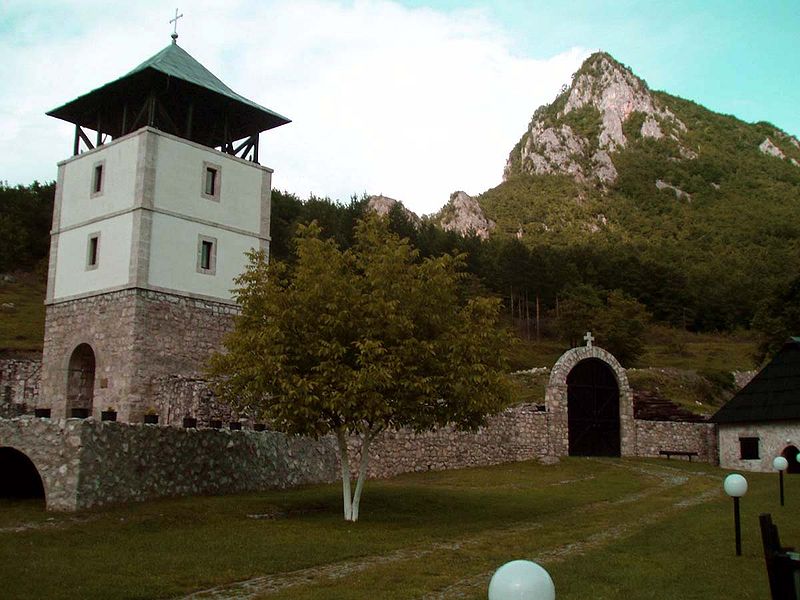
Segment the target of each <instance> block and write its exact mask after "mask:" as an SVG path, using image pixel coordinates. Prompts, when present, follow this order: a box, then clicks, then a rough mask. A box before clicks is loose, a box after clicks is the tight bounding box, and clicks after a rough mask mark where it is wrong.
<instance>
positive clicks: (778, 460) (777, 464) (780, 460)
mask: <svg viewBox="0 0 800 600" xmlns="http://www.w3.org/2000/svg"><path fill="white" fill-rule="evenodd" d="M772 468H773V469H775V470H776V471H785V470H786V469H788V468H789V461H788V460H786V459H785V458H784V457H782V456H776V457H775V459H774V460H773V461H772Z"/></svg>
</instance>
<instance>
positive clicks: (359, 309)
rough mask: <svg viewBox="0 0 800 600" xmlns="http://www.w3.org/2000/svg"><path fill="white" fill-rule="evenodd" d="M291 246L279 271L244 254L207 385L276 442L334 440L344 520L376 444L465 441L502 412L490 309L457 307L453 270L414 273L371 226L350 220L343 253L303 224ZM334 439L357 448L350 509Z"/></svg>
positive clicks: (390, 238) (420, 263) (501, 339)
mask: <svg viewBox="0 0 800 600" xmlns="http://www.w3.org/2000/svg"><path fill="white" fill-rule="evenodd" d="M295 246H296V260H295V262H294V264H292V265H287V264H285V263H280V262H277V261H273V262H271V263H269V264H267V262H266V260H265V256H264V255H263V253H253V254H251V263H250V266H249V267H248V269H247V270H246V271H245V273H243V274H242V275H241V276H240V277H239V278H238V279H237V285H238V287H237V289H236V291H235V296H236V300H237V302H238V303H239V305H240V306H241V308H242V313H241V315H240V316H239V317H237V319H236V321H235V329H234V331H233V332H232V333H231V334H230V335H229V336H228V337H227V338H226V340H225V347H226V349H227V352H226V353H224V354H217V355H215V356H214V357H212V361H211V375H212V376H213V377H214V378H215V383H216V388H217V391H218V393H219V394H220V397H221V398H222V400H223V401H226V402H228V403H230V404H231V405H232V406H234V407H235V408H237V409H238V410H240V411H244V410H247V411H250V412H253V413H255V414H257V415H258V416H259V417H263V418H265V419H267V420H269V421H270V422H271V423H272V425H273V426H274V427H276V428H278V429H280V430H281V431H285V432H287V433H293V434H302V435H311V436H320V435H325V434H328V433H336V434H337V437H338V439H339V449H340V452H341V453H342V465H343V487H344V495H345V518H346V519H348V520H356V519H357V518H358V498H359V495H360V489H361V486H362V484H363V478H364V474H365V473H366V460H367V459H368V447H369V443H370V440H371V439H372V438H373V437H374V436H375V435H376V434H377V433H378V432H380V431H381V430H383V429H386V428H400V427H409V428H412V429H414V430H416V431H424V430H429V429H432V428H434V427H436V426H442V425H445V424H448V423H451V424H453V425H455V426H456V427H458V428H462V429H475V428H477V427H479V426H480V425H482V424H483V423H484V422H485V418H486V416H487V415H488V414H491V413H493V412H496V411H497V410H499V408H500V407H502V406H503V405H504V404H506V403H507V401H508V391H507V388H506V382H505V380H504V378H503V372H504V370H505V364H504V360H503V352H502V349H503V348H504V347H505V345H506V344H507V340H506V338H505V336H504V334H503V333H502V332H501V331H500V330H499V329H498V327H497V317H498V310H499V303H498V302H497V301H496V300H492V299H487V298H470V299H467V300H465V301H464V300H462V298H461V295H460V290H459V280H460V274H459V273H460V268H461V263H462V259H461V258H458V257H453V256H450V255H444V256H441V257H438V258H426V259H423V260H419V258H418V252H417V251H416V250H414V249H413V248H412V246H411V245H410V243H409V242H408V240H405V239H400V238H399V237H398V236H397V235H395V234H393V233H391V232H390V231H389V228H388V221H387V220H385V219H379V218H377V217H374V216H373V217H372V218H370V219H368V220H365V221H360V222H359V223H358V224H357V225H356V228H355V238H354V244H353V246H352V247H351V248H349V249H347V250H340V249H339V248H338V247H337V245H336V243H335V242H334V241H333V240H332V239H322V237H321V230H320V228H319V226H317V225H316V223H312V224H311V225H310V226H301V227H300V228H299V231H298V237H297V238H296V240H295ZM346 434H351V435H357V436H360V437H361V438H362V444H363V445H362V462H361V470H360V474H359V480H358V485H357V487H356V492H355V495H354V497H353V504H352V510H351V507H350V488H349V476H350V473H349V468H348V465H349V462H348V457H347V445H346V442H345V439H344V436H345V435H346Z"/></svg>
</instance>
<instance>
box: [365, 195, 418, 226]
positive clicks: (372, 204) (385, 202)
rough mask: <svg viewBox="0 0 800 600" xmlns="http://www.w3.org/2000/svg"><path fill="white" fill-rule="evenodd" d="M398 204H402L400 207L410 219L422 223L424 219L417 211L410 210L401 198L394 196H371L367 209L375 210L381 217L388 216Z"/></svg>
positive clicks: (415, 223) (416, 223)
mask: <svg viewBox="0 0 800 600" xmlns="http://www.w3.org/2000/svg"><path fill="white" fill-rule="evenodd" d="M397 205H399V206H400V209H401V210H402V211H403V214H404V215H405V216H406V217H407V218H408V220H409V221H411V222H412V223H413V224H414V225H416V226H417V227H419V225H420V224H421V223H422V219H420V218H419V215H417V213H415V212H413V211H410V210H408V209H407V208H406V207H405V206H404V205H403V203H402V202H400V201H399V200H395V199H394V198H389V197H388V196H383V195H378V196H370V197H369V199H368V200H367V209H368V210H371V211H374V212H375V213H377V214H378V216H381V217H385V216H387V215H388V214H389V213H390V212H391V211H392V209H393V208H394V207H395V206H397Z"/></svg>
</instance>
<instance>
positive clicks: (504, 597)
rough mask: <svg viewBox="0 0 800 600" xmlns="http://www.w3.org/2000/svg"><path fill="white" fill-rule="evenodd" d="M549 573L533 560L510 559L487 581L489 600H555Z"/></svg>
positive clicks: (554, 589)
mask: <svg viewBox="0 0 800 600" xmlns="http://www.w3.org/2000/svg"><path fill="white" fill-rule="evenodd" d="M555 597H556V586H555V585H554V584H553V580H552V579H551V578H550V574H549V573H548V572H547V571H545V570H544V569H543V568H542V567H540V566H539V565H537V564H536V563H535V562H531V561H529V560H512V561H511V562H507V563H506V564H504V565H503V566H502V567H500V568H499V569H497V571H495V574H494V575H493V576H492V580H491V581H490V582H489V600H555Z"/></svg>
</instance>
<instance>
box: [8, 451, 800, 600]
mask: <svg viewBox="0 0 800 600" xmlns="http://www.w3.org/2000/svg"><path fill="white" fill-rule="evenodd" d="M724 475H725V473H724V472H723V471H721V470H720V469H718V468H715V467H711V466H709V465H703V464H697V463H691V464H690V463H688V462H685V461H679V460H672V461H666V460H642V459H635V460H634V459H623V460H620V459H579V458H569V459H563V460H562V461H561V462H560V463H559V464H557V465H552V466H544V465H539V464H537V463H531V462H529V463H518V464H513V465H503V466H497V467H492V468H480V469H467V470H461V471H449V472H430V473H424V474H410V475H404V476H401V477H397V478H394V479H391V480H385V481H370V482H368V484H367V487H366V488H365V493H364V498H363V503H362V520H361V521H360V522H359V523H356V524H347V523H344V522H343V521H342V520H341V517H340V502H341V496H340V491H339V488H338V487H337V486H333V485H331V486H314V487H308V488H303V489H296V490H290V491H282V492H280V491H276V492H268V493H260V494H249V495H238V496H223V497H202V498H184V499H170V500H161V501H155V502H150V503H145V504H136V505H125V506H118V507H113V508H107V509H103V510H95V511H86V512H82V513H77V514H56V513H45V512H44V511H43V510H42V509H41V507H40V506H39V505H37V504H35V503H34V504H31V503H19V502H17V503H13V502H9V501H5V503H3V504H0V581H2V582H3V590H2V593H0V596H2V597H3V598H86V599H90V598H172V597H180V596H183V595H186V594H189V593H192V592H196V591H199V590H207V589H209V588H212V587H214V586H226V585H230V584H233V583H235V582H237V581H242V580H247V579H251V578H262V579H260V580H258V581H257V582H255V583H254V584H253V585H254V586H255V587H254V590H255V595H254V596H252V597H258V598H284V599H288V598H291V599H312V598H313V599H323V598H325V599H331V598H334V599H338V598H342V599H358V598H369V599H375V598H386V599H407V598H474V599H476V600H477V599H479V598H480V599H485V598H486V590H487V586H488V581H489V578H490V577H491V573H492V572H493V570H494V569H496V568H497V567H498V566H500V565H501V564H503V563H504V562H506V561H508V560H512V559H516V558H527V559H533V560H537V561H538V562H540V563H541V564H543V565H544V566H545V567H546V568H547V569H548V570H549V571H550V573H551V575H552V576H553V579H554V581H555V583H556V590H557V597H558V598H559V599H560V600H564V599H567V598H576V599H577V598H593V599H602V598H607V599H625V600H632V599H638V598H654V599H656V598H657V599H659V600H662V599H666V600H669V599H675V600H686V599H691V598H722V597H736V598H748V599H749V598H752V599H763V598H766V597H768V591H767V580H766V575H765V572H764V561H763V556H762V554H761V542H760V538H759V533H758V514H759V512H772V513H773V517H774V520H775V522H776V523H777V525H778V526H779V528H780V532H781V536H782V538H783V541H784V543H785V544H796V545H800V520H798V519H797V518H796V512H797V507H798V506H799V505H800V477H796V476H790V477H787V488H786V495H787V506H786V507H784V508H781V507H780V506H779V504H778V500H777V478H776V476H774V475H759V474H748V475H747V477H748V480H749V481H750V491H749V493H748V495H747V496H746V497H745V498H744V499H743V501H742V517H743V547H744V556H742V557H736V556H734V540H733V524H732V503H731V501H730V499H729V498H727V497H725V496H724V495H723V494H722V492H721V484H722V479H723V477H724ZM255 517H258V518H255ZM235 590H236V588H232V589H231V590H227V591H228V592H232V591H235ZM731 590H733V592H731ZM198 597H201V598H202V597H208V598H210V597H212V596H211V595H209V594H206V595H200V596H198ZM220 597H226V596H225V595H223V596H220ZM248 597H249V596H248Z"/></svg>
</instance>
